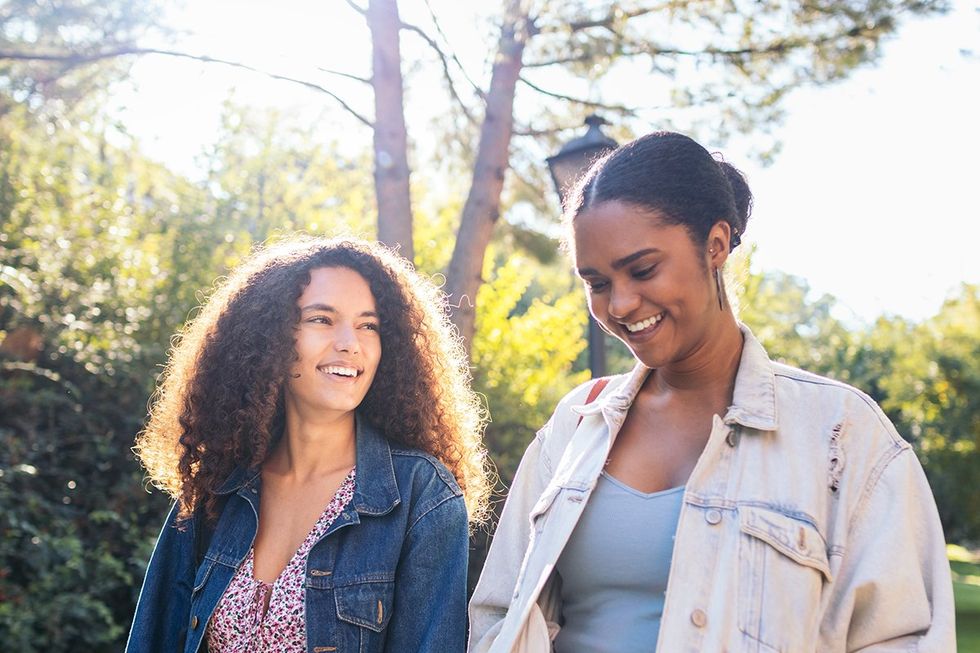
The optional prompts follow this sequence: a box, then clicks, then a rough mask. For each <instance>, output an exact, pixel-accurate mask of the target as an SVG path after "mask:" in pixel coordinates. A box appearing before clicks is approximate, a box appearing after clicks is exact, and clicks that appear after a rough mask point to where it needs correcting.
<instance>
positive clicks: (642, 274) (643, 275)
mask: <svg viewBox="0 0 980 653" xmlns="http://www.w3.org/2000/svg"><path fill="white" fill-rule="evenodd" d="M656 269H657V266H656V265H651V266H650V267H648V268H643V269H642V270H637V271H636V272H634V273H633V276H634V277H636V278H637V279H649V278H650V277H651V276H652V275H653V272H654V270H656Z"/></svg>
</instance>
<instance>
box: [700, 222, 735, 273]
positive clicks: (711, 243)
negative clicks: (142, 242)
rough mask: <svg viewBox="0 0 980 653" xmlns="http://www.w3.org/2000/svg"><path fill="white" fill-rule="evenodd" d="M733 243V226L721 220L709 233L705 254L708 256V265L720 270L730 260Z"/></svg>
mask: <svg viewBox="0 0 980 653" xmlns="http://www.w3.org/2000/svg"><path fill="white" fill-rule="evenodd" d="M731 242H732V226H731V225H730V224H728V222H727V221H725V220H719V221H718V222H716V223H715V224H714V225H713V226H712V227H711V231H709V232H708V242H707V247H706V248H705V253H706V254H707V256H708V265H709V266H710V267H712V268H720V267H722V266H723V265H725V261H727V260H728V253H729V251H730V243H731Z"/></svg>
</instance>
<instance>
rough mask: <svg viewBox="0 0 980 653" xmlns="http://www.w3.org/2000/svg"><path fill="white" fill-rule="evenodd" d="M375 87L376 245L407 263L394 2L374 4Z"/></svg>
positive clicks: (404, 148) (408, 214)
mask: <svg viewBox="0 0 980 653" xmlns="http://www.w3.org/2000/svg"><path fill="white" fill-rule="evenodd" d="M367 22H368V27H369V28H370V30H371V48H372V62H373V68H374V70H373V74H372V76H371V85H372V86H373V87H374V116H375V118H374V193H375V197H376V198H377V203H378V240H380V241H381V242H383V243H385V244H387V245H390V246H392V247H396V248H398V249H399V251H400V252H401V255H402V256H404V257H405V258H407V259H408V260H409V261H411V260H413V259H414V257H415V250H414V248H413V246H412V199H411V194H410V191H409V169H408V136H407V131H406V129H405V110H404V100H403V88H402V72H401V51H400V48H399V41H398V37H399V30H400V29H401V19H400V18H399V17H398V3H397V2H396V0H370V2H368V10H367Z"/></svg>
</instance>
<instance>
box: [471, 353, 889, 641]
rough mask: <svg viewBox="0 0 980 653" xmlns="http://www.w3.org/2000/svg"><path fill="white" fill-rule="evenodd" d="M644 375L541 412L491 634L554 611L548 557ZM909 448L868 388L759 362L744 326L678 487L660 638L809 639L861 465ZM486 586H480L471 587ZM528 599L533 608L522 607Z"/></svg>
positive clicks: (575, 516) (559, 547)
mask: <svg viewBox="0 0 980 653" xmlns="http://www.w3.org/2000/svg"><path fill="white" fill-rule="evenodd" d="M644 378H645V371H644V370H641V369H637V370H634V372H633V374H631V375H627V376H625V377H622V378H619V379H615V380H614V381H613V382H612V383H610V387H609V388H608V389H607V390H606V391H605V392H604V393H603V396H601V397H600V399H599V400H597V401H596V402H594V404H591V405H588V406H585V407H580V408H578V409H576V410H575V411H572V410H568V406H570V405H575V404H576V403H577V404H579V405H581V403H582V402H583V401H584V397H585V394H586V392H587V390H586V389H584V388H583V389H581V390H579V391H578V394H577V397H578V399H577V401H575V400H573V401H570V402H568V403H567V404H566V407H565V409H564V411H565V412H562V409H561V408H560V409H559V411H558V412H556V415H555V416H554V417H553V423H552V424H551V427H550V429H549V430H548V435H547V437H546V438H545V439H544V440H543V441H542V442H541V452H540V457H541V459H547V460H550V461H551V463H550V467H551V471H550V472H549V474H548V479H547V480H546V481H545V482H544V487H543V490H541V493H540V495H539V496H538V499H537V501H536V503H535V505H534V507H533V508H532V509H531V512H530V524H531V527H530V544H529V545H528V546H527V549H526V552H525V555H524V561H523V563H522V571H521V574H520V576H519V577H518V579H517V582H516V584H517V587H516V588H515V589H514V599H513V600H512V601H511V603H510V608H509V610H508V612H507V616H506V618H505V620H504V622H503V625H502V627H501V635H500V636H498V637H497V638H496V641H498V642H501V643H506V642H515V641H517V640H518V639H519V634H520V633H524V635H520V637H526V635H527V633H526V632H525V631H526V628H527V625H528V624H529V623H531V622H534V623H536V624H538V626H537V627H539V628H540V627H543V625H544V624H545V623H546V622H552V623H558V622H559V620H560V611H561V604H560V601H554V600H553V598H554V597H555V595H556V593H555V592H554V591H553V590H552V589H551V586H552V584H553V583H554V578H553V577H552V576H551V569H552V568H553V566H554V564H556V563H557V561H558V560H559V559H560V557H561V555H562V552H563V550H564V549H565V546H566V544H567V542H568V540H569V537H570V536H571V534H572V533H573V531H574V529H575V527H576V524H577V523H578V522H579V519H580V518H581V516H582V514H583V512H584V509H585V506H586V505H587V504H588V503H589V501H590V495H591V493H592V491H593V489H594V487H595V484H596V480H597V478H598V477H599V473H600V472H601V470H602V468H603V465H604V462H605V457H606V455H607V452H608V451H609V448H610V444H611V441H612V438H614V437H615V434H616V433H617V431H618V429H619V427H620V426H621V425H622V423H623V421H624V420H625V419H626V415H627V414H628V411H629V408H630V403H631V398H632V396H634V395H635V393H636V391H637V390H638V389H639V387H640V386H641V385H642V382H643V380H644ZM580 415H584V418H583V419H582V422H581V425H580V426H578V427H577V428H576V424H577V420H578V419H579V416H580ZM845 442H846V443H847V447H845V446H844V443H845ZM845 449H846V452H845ZM907 450H908V445H907V443H905V442H904V441H902V440H901V438H900V437H899V436H898V435H897V434H896V433H895V432H894V429H893V428H892V427H891V426H890V424H889V423H888V422H887V420H886V419H885V418H884V417H883V416H882V415H881V413H880V411H879V410H878V409H877V407H876V406H875V405H874V404H873V402H871V400H870V399H868V398H867V397H866V396H864V395H863V394H861V393H859V392H857V391H855V390H854V389H853V388H849V387H847V386H844V385H843V384H839V383H836V382H833V381H830V380H827V379H823V378H820V377H817V376H815V375H810V374H807V373H805V372H801V371H799V370H795V369H793V368H789V367H786V366H782V365H778V364H773V363H771V362H770V361H769V360H768V357H767V356H766V355H765V352H764V350H763V349H762V347H761V345H759V344H758V342H757V341H755V340H754V338H752V337H751V334H748V335H747V338H746V351H745V352H744V353H743V358H742V362H741V365H740V369H739V373H738V379H737V381H736V389H735V398H734V401H733V405H732V407H731V408H729V410H728V411H727V413H726V415H725V416H724V418H722V417H718V416H715V418H714V421H713V425H712V429H711V434H710V436H709V438H708V442H707V444H706V446H705V449H704V451H703V452H702V454H701V456H700V458H699V459H698V461H697V465H696V466H695V468H694V470H693V472H692V473H691V475H690V478H689V479H688V482H687V486H686V490H685V492H684V497H683V505H682V508H681V512H680V516H679V519H678V523H677V528H676V535H675V543H674V554H673V558H672V562H671V566H670V572H669V581H668V589H667V600H666V602H665V605H664V612H663V615H662V618H661V629H660V634H659V650H666V651H684V650H690V651H694V650H724V649H726V648H727V649H729V650H752V651H776V650H780V651H807V650H815V648H817V647H819V646H820V633H819V632H818V631H819V625H820V618H821V614H822V613H823V612H825V611H826V610H829V609H830V610H832V609H834V606H828V605H827V604H826V603H825V602H824V603H822V601H823V599H824V589H825V588H826V586H827V584H828V583H830V582H831V581H832V579H833V577H834V571H835V569H836V568H837V567H838V566H839V565H840V561H841V553H842V552H843V550H844V539H845V538H846V534H847V529H848V526H849V521H850V519H851V518H852V517H853V515H854V513H855V511H856V510H857V508H858V506H859V504H860V503H861V501H862V500H863V495H864V493H865V491H866V487H867V483H868V481H869V479H872V478H874V477H875V474H876V473H880V469H881V467H882V465H883V464H885V463H886V462H887V461H888V460H890V459H892V458H893V457H895V456H897V455H898V454H899V453H901V452H904V451H907ZM845 458H846V463H845ZM507 528H508V527H507V526H506V525H505V524H503V523H502V524H501V527H498V535H497V537H498V538H501V539H505V538H507V537H510V536H509V535H507V533H506V532H504V531H506V530H507ZM518 530H519V529H518ZM518 537H519V536H518ZM487 575H488V574H486V573H485V574H484V576H485V577H486V576H487ZM484 582H486V583H488V584H491V585H492V584H493V583H494V582H495V581H494V580H493V579H492V578H487V580H486V581H483V580H482V579H481V584H483V583H484ZM503 582H505V583H506V582H507V581H506V580H504V581H503ZM488 589H489V588H488ZM490 591H491V592H492V590H490ZM485 593H487V592H486V591H481V588H479V587H478V589H477V593H476V594H475V596H474V601H475V602H477V603H478V602H479V601H480V600H481V599H480V598H479V597H480V596H482V595H483V594H485ZM534 603H537V608H534V607H533V604H534ZM537 609H540V610H541V613H542V616H543V620H542V621H536V619H537V618H536V617H533V613H534V612H535V611H536V610H537ZM529 619H530V621H529ZM532 639H533V638H532ZM525 641H528V640H527V639H525ZM475 650H482V649H479V648H476V649H475ZM490 650H491V651H497V650H501V651H502V650H509V649H507V648H506V647H504V648H497V647H496V645H495V646H494V647H493V648H491V649H490ZM515 650H536V649H534V648H524V649H520V648H519V649H515Z"/></svg>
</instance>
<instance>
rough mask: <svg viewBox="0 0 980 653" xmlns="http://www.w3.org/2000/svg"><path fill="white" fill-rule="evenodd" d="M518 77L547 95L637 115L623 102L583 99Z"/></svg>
mask: <svg viewBox="0 0 980 653" xmlns="http://www.w3.org/2000/svg"><path fill="white" fill-rule="evenodd" d="M518 79H519V80H520V81H521V82H523V83H524V84H525V85H526V86H529V87H531V88H533V89H534V90H535V91H537V92H538V93H542V94H544V95H547V96H550V97H553V98H557V99H559V100H567V101H568V102H574V103H576V104H581V105H583V106H586V107H592V108H594V109H603V110H605V111H615V112H616V113H620V114H622V115H624V116H635V115H636V109H631V108H629V107H626V106H623V105H621V104H606V103H605V102H596V101H594V100H586V99H583V98H577V97H572V96H571V95H565V94H564V93H556V92H555V91H548V90H545V89H543V88H541V87H540V86H538V85H537V84H534V83H532V82H529V81H528V80H526V79H525V78H524V77H519V78H518Z"/></svg>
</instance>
